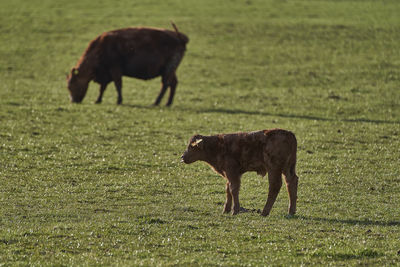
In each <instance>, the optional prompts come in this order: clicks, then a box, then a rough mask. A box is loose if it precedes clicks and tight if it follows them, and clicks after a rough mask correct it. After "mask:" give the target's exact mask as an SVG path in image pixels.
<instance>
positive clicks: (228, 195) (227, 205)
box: [224, 181, 232, 213]
mask: <svg viewBox="0 0 400 267" xmlns="http://www.w3.org/2000/svg"><path fill="white" fill-rule="evenodd" d="M225 191H226V202H225V205H224V213H228V212H231V209H232V194H231V190H230V189H229V181H227V182H226V185H225Z"/></svg>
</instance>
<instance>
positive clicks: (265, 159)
mask: <svg viewBox="0 0 400 267" xmlns="http://www.w3.org/2000/svg"><path fill="white" fill-rule="evenodd" d="M296 152H297V141H296V137H295V136H294V134H293V133H291V132H289V131H286V130H281V129H273V130H263V131H257V132H249V133H234V134H219V135H212V136H202V135H195V136H193V137H192V138H191V139H190V141H189V145H188V147H187V149H186V151H185V152H184V153H183V155H182V161H183V162H184V163H186V164H190V163H193V162H195V161H197V160H200V161H205V162H206V163H208V164H209V165H210V166H211V167H212V168H213V169H214V170H215V171H216V172H217V173H219V174H220V175H221V176H222V177H224V178H225V179H226V180H227V183H226V202H225V206H224V213H228V212H230V211H232V214H233V215H235V214H237V213H239V211H240V204H239V189H240V178H241V176H242V175H243V174H244V173H245V172H248V171H256V172H257V174H259V175H261V176H265V175H266V173H267V172H268V180H269V192H268V199H267V202H266V204H265V206H264V209H263V211H262V213H261V215H262V216H267V215H268V214H269V213H270V211H271V208H272V206H273V205H274V202H275V200H276V197H277V196H278V193H279V190H280V188H281V186H282V174H284V176H285V182H286V187H287V190H288V192H289V214H290V215H294V214H295V212H296V200H297V183H298V177H297V175H296ZM232 202H233V203H232ZM232 204H233V207H232Z"/></svg>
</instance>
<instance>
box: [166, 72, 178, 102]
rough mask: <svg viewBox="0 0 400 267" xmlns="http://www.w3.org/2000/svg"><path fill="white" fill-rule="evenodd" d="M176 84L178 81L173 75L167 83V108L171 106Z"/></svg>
mask: <svg viewBox="0 0 400 267" xmlns="http://www.w3.org/2000/svg"><path fill="white" fill-rule="evenodd" d="M177 84H178V79H177V78H176V74H175V73H174V74H173V76H172V77H171V80H170V83H169V97H168V102H167V106H171V104H172V101H173V99H174V95H175V90H176V86H177Z"/></svg>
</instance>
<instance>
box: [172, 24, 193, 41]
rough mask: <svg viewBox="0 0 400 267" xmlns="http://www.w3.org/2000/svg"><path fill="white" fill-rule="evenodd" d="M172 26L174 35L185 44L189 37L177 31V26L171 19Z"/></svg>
mask: <svg viewBox="0 0 400 267" xmlns="http://www.w3.org/2000/svg"><path fill="white" fill-rule="evenodd" d="M171 24H172V27H173V28H174V30H175V32H176V35H177V36H178V38H179V39H180V40H181V41H182V42H183V43H185V44H187V43H188V42H189V38H188V37H187V36H186V35H184V34H183V33H181V32H179V30H178V27H177V26H176V25H175V23H174V22H173V21H171Z"/></svg>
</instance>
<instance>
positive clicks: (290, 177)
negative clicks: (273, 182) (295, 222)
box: [285, 173, 299, 215]
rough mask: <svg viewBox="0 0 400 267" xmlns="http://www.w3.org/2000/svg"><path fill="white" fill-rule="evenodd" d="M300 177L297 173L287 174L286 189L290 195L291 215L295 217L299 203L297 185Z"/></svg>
mask: <svg viewBox="0 0 400 267" xmlns="http://www.w3.org/2000/svg"><path fill="white" fill-rule="evenodd" d="M298 181H299V177H297V175H296V174H295V173H292V174H285V182H286V188H287V190H288V193H289V208H288V211H289V214H290V215H294V214H295V213H296V202H297V185H298Z"/></svg>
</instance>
